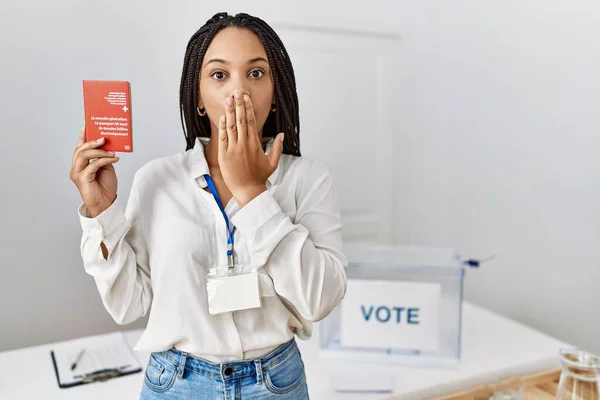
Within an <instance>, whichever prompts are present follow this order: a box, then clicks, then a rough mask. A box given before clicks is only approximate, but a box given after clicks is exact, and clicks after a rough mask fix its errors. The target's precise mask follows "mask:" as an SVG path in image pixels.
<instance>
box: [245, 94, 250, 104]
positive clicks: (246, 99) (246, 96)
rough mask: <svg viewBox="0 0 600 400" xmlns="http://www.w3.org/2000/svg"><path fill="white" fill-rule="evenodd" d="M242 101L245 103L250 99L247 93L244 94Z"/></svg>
mask: <svg viewBox="0 0 600 400" xmlns="http://www.w3.org/2000/svg"><path fill="white" fill-rule="evenodd" d="M244 101H245V102H246V103H247V102H249V101H250V96H248V95H247V94H245V95H244Z"/></svg>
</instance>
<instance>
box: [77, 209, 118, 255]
mask: <svg viewBox="0 0 600 400" xmlns="http://www.w3.org/2000/svg"><path fill="white" fill-rule="evenodd" d="M79 222H80V223H81V228H82V229H83V234H84V235H87V236H89V237H91V238H93V239H96V240H98V241H99V242H104V245H105V246H106V248H107V250H108V252H109V254H110V253H111V252H112V250H113V249H114V247H115V245H116V244H117V242H118V241H119V239H120V238H121V236H123V234H125V232H127V229H128V223H127V219H126V218H125V212H124V211H123V208H122V207H121V205H120V204H119V200H118V199H115V201H114V202H113V203H112V204H111V205H110V206H109V207H108V208H107V209H106V210H104V211H103V212H102V213H100V214H99V215H98V216H96V217H95V218H89V214H88V210H87V207H85V204H82V205H81V206H80V207H79Z"/></svg>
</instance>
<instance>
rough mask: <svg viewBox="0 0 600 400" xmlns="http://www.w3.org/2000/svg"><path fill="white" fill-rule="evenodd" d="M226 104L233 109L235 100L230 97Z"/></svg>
mask: <svg viewBox="0 0 600 400" xmlns="http://www.w3.org/2000/svg"><path fill="white" fill-rule="evenodd" d="M225 103H227V105H228V106H229V107H231V106H232V105H233V99H232V98H231V97H228V98H227V100H225Z"/></svg>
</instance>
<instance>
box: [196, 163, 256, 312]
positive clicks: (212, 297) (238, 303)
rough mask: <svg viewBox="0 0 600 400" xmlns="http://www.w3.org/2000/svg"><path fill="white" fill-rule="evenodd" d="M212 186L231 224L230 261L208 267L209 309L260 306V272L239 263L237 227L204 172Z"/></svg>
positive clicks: (226, 218) (229, 309)
mask: <svg viewBox="0 0 600 400" xmlns="http://www.w3.org/2000/svg"><path fill="white" fill-rule="evenodd" d="M204 178H205V180H206V183H207V185H208V188H209V189H210V191H211V193H212V194H213V197H214V198H215V200H216V202H217V204H218V205H219V208H220V209H221V213H222V214H223V218H224V219H225V226H226V227H227V265H223V266H217V267H213V268H208V269H207V270H206V294H207V299H208V312H209V314H211V315H216V314H222V313H226V312H233V311H239V310H247V309H251V308H260V306H261V303H260V293H259V282H258V273H257V272H256V268H254V267H252V266H248V265H236V264H235V260H234V255H233V236H234V233H235V227H234V228H233V230H230V229H229V218H228V217H227V213H226V212H225V208H224V207H223V204H222V202H221V199H220V198H219V194H218V192H217V189H216V187H215V185H214V183H213V181H212V178H211V177H210V175H208V174H207V175H205V176H204Z"/></svg>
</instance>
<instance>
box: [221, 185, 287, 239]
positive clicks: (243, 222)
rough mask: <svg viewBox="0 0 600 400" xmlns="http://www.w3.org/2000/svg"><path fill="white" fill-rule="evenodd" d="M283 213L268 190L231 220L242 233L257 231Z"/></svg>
mask: <svg viewBox="0 0 600 400" xmlns="http://www.w3.org/2000/svg"><path fill="white" fill-rule="evenodd" d="M279 212H281V207H279V204H277V201H275V199H274V198H273V195H272V194H271V192H269V191H268V190H265V191H264V192H262V193H261V194H259V195H258V196H256V197H255V198H254V199H252V201H250V203H248V204H246V205H245V206H244V207H243V208H242V209H241V210H239V211H238V212H237V213H235V215H234V216H233V217H232V218H231V222H232V223H233V225H235V226H236V227H237V228H239V229H240V230H242V231H255V230H257V229H258V228H260V227H261V226H263V225H264V224H265V223H266V222H267V221H268V220H270V219H271V218H273V216H275V215H276V214H277V213H279Z"/></svg>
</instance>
